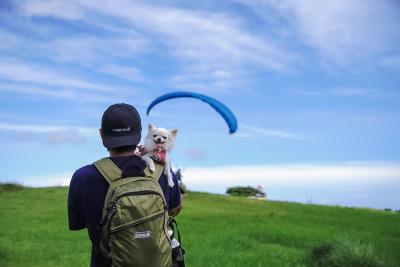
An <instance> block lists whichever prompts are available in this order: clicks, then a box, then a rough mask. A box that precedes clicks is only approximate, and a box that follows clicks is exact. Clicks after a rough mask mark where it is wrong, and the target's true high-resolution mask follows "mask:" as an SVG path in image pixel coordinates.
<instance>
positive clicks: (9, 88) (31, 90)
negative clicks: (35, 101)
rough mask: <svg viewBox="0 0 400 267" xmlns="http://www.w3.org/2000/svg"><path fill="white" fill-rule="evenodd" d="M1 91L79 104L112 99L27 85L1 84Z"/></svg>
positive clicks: (88, 93) (67, 90) (89, 93)
mask: <svg viewBox="0 0 400 267" xmlns="http://www.w3.org/2000/svg"><path fill="white" fill-rule="evenodd" d="M0 91H3V92H13V93H20V94H28V95H34V96H44V97H51V98H58V99H63V100H72V101H77V102H110V97H106V96H101V95H99V94H95V93H92V92H79V91H76V90H71V89H62V88H57V89H54V88H45V87H38V86H32V85H26V84H18V85H17V84H10V83H0Z"/></svg>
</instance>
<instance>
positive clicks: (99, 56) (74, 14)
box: [0, 0, 400, 208]
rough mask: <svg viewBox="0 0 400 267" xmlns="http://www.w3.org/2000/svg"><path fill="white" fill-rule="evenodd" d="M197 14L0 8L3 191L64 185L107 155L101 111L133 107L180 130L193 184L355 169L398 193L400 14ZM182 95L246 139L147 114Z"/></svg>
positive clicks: (175, 106)
mask: <svg viewBox="0 0 400 267" xmlns="http://www.w3.org/2000/svg"><path fill="white" fill-rule="evenodd" d="M193 2H194V1H179V2H178V1H142V2H137V1H122V0H113V1H93V0H89V1H73V0H71V1H35V0H33V1H8V0H5V1H1V2H0V25H1V26H0V40H1V42H0V101H1V106H0V144H1V146H2V148H3V153H1V158H0V159H1V161H2V166H7V168H3V171H2V173H1V174H0V180H2V181H9V180H14V181H23V182H25V183H27V184H51V183H60V181H61V180H63V181H64V182H62V183H67V182H65V181H67V180H68V178H67V177H69V176H70V174H71V173H72V172H73V171H74V170H75V169H77V168H78V167H80V166H81V165H84V164H88V163H90V162H93V161H94V160H96V159H97V158H99V157H102V156H105V155H106V151H105V149H103V148H102V147H101V142H100V139H99V137H98V134H97V129H98V128H99V124H100V118H101V115H102V112H103V111H104V110H105V109H106V108H107V107H108V106H109V105H110V104H112V103H115V102H127V103H130V104H132V105H134V106H135V107H137V109H138V110H139V112H140V113H141V115H142V117H143V125H144V126H146V125H147V123H149V122H153V123H155V124H156V125H159V126H163V127H166V128H172V127H174V128H178V129H179V132H178V138H177V143H176V148H175V150H174V151H173V153H172V160H173V162H174V164H175V165H177V166H184V167H186V168H188V170H190V168H191V167H193V168H202V167H215V168H225V169H226V170H229V168H230V167H229V166H233V165H235V166H236V165H240V166H244V167H246V166H247V167H248V166H258V167H259V168H261V169H262V168H264V167H265V166H270V167H271V168H276V167H277V166H278V167H280V168H281V169H283V170H285V169H291V168H292V167H291V166H293V164H294V165H295V166H314V168H315V169H316V170H317V169H318V170H320V169H322V170H326V169H324V168H325V167H327V166H329V168H333V169H334V170H336V171H337V170H343V169H342V168H345V169H346V168H347V167H348V166H349V164H350V165H351V166H352V167H353V168H355V169H357V171H359V169H360V168H361V169H363V168H362V167H365V168H364V173H362V172H361V171H360V172H357V175H356V176H357V177H358V178H360V177H364V178H363V179H366V180H368V181H370V180H371V179H372V178H371V177H370V176H368V175H367V173H370V172H371V169H369V168H370V167H372V168H376V169H375V170H377V169H379V170H382V169H381V168H384V170H385V171H384V172H382V173H385V175H386V176H385V175H383V174H382V175H381V176H380V175H378V174H377V175H376V176H375V178H374V179H375V180H376V179H378V180H379V179H381V180H382V179H383V180H385V179H388V180H390V181H392V184H393V183H394V184H396V186H397V188H399V187H400V185H399V183H400V182H398V181H399V180H400V172H399V165H400V163H399V162H400V138H399V132H400V120H399V118H400V108H399V107H400V90H399V89H400V88H399V86H400V75H399V74H400V31H399V30H398V29H399V28H400V4H399V3H398V1H394V0H393V1H390V0H384V1H373V0H370V1H362V0H353V1H344V0H343V1H342V0H340V1H327V0H326V1H323V0H316V1H286V0H283V1H274V0H265V1H263V0H247V1H242V0H234V1H223V2H221V1H196V2H195V3H193ZM174 90H187V91H194V92H199V93H204V94H207V95H210V96H212V97H215V98H217V99H219V100H220V101H222V102H224V103H225V104H226V105H228V106H229V107H230V108H231V109H232V110H233V111H234V112H235V114H236V116H237V118H238V121H239V130H238V132H237V133H236V134H235V135H233V136H230V135H228V129H227V127H226V125H225V124H224V121H223V120H222V118H221V117H219V116H218V114H217V113H216V112H215V111H214V110H212V109H211V108H210V107H208V106H207V105H205V104H204V103H201V102H196V101H194V100H189V99H182V100H172V101H170V102H169V103H163V104H160V105H159V106H157V107H156V108H155V109H154V110H153V112H152V114H151V115H150V116H149V117H147V116H146V115H145V110H146V107H147V105H148V104H149V103H150V102H151V100H152V99H154V98H155V97H157V96H159V95H161V94H163V93H167V92H170V91H174ZM144 128H145V129H146V127H144ZM247 167H246V168H247ZM254 168H255V167H254ZM335 168H336V169H335ZM261 169H260V170H261ZM297 171H298V172H301V171H302V169H301V168H300V169H298V170H297ZM191 174H193V173H191ZM194 176H195V174H193V177H194ZM320 176H321V181H327V183H326V185H329V181H330V182H331V183H334V182H335V181H337V179H338V178H337V176H335V175H331V174H327V173H326V172H322V173H321V175H320ZM378 176H379V177H378ZM46 177H47V178H46ZM51 177H53V178H51ZM287 177H292V176H291V175H290V173H288V174H287ZM299 177H304V176H303V175H299ZM393 177H395V178H393ZM56 178H57V179H56ZM358 178H357V179H358ZM47 179H48V180H47ZM298 179H300V178H298ZM298 179H297V180H296V179H295V178H292V180H285V181H287V184H290V182H289V181H291V182H292V183H295V182H296V181H298ZM349 179H350V180H351V177H349ZM360 179H361V178H360ZM374 179H372V180H374ZM189 180H190V179H189ZM300 180H301V179H300ZM357 181H358V180H357ZM376 181H377V180H376ZM247 182H248V183H252V182H251V181H246V179H245V180H244V181H240V180H235V183H237V184H246V183H247ZM259 182H260V181H259V180H257V179H256V180H254V183H259ZM266 183H267V184H268V180H267V181H266ZM392 184H391V185H392ZM193 186H195V185H194V184H193ZM199 188H202V187H201V186H200V187H199ZM221 190H222V189H221ZM221 190H220V191H221ZM211 191H212V190H211ZM399 208H400V207H399Z"/></svg>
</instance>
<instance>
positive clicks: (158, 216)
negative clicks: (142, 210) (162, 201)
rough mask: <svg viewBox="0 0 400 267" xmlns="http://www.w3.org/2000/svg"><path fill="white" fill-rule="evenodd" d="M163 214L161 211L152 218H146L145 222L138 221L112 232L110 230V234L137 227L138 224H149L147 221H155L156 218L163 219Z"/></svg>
mask: <svg viewBox="0 0 400 267" xmlns="http://www.w3.org/2000/svg"><path fill="white" fill-rule="evenodd" d="M164 213H165V212H164V211H163V212H162V213H158V214H155V215H154V216H151V217H150V218H147V219H145V220H141V221H138V222H134V223H131V224H128V225H125V226H123V227H120V228H117V229H114V230H112V231H111V230H110V234H113V233H115V232H118V231H121V230H124V229H126V228H129V227H131V226H135V225H139V224H142V223H145V222H149V221H152V220H155V219H157V218H160V217H163V216H164Z"/></svg>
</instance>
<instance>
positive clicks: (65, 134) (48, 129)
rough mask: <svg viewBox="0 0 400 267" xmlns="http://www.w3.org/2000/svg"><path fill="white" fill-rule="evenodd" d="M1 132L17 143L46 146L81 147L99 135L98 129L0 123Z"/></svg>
mask: <svg viewBox="0 0 400 267" xmlns="http://www.w3.org/2000/svg"><path fill="white" fill-rule="evenodd" d="M0 132H4V133H6V134H7V136H8V137H10V138H11V140H14V141H16V142H36V143H40V144H45V145H61V144H72V145H80V144H84V143H86V142H87V140H88V138H90V137H92V136H93V135H95V134H97V133H98V130H97V129H96V128H89V127H77V126H75V127H74V126H69V127H68V126H57V125H32V124H16V123H6V122H0Z"/></svg>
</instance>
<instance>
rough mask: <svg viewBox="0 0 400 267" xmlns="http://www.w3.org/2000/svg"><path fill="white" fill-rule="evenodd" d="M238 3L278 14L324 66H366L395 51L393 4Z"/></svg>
mask: <svg viewBox="0 0 400 267" xmlns="http://www.w3.org/2000/svg"><path fill="white" fill-rule="evenodd" d="M240 2H242V3H243V4H247V5H250V6H252V7H253V8H254V9H258V8H260V7H263V6H270V7H273V8H275V9H276V10H278V11H280V12H281V13H282V14H283V15H284V16H286V22H287V25H288V27H294V29H296V31H297V33H298V36H299V38H300V40H301V41H302V42H303V43H304V44H306V45H309V46H311V47H313V48H315V49H317V51H319V53H320V54H321V55H322V57H323V58H324V59H325V60H327V61H328V62H334V63H337V64H344V65H348V64H351V63H354V62H366V61H368V60H366V59H371V58H372V59H374V58H375V57H379V56H381V54H382V53H385V52H388V51H392V50H393V49H394V50H398V44H399V42H400V32H399V31H398V30H397V29H399V28H400V9H399V8H398V7H399V6H398V3H396V2H395V1H373V0H372V1H365V0H352V1H347V0H337V1H330V0H317V1H302V0H294V1H292V0H283V1H276V0H256V1H251V0H250V1H240ZM267 15H268V14H265V16H267ZM265 19H268V18H265Z"/></svg>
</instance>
